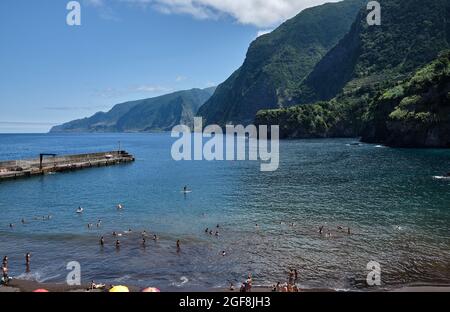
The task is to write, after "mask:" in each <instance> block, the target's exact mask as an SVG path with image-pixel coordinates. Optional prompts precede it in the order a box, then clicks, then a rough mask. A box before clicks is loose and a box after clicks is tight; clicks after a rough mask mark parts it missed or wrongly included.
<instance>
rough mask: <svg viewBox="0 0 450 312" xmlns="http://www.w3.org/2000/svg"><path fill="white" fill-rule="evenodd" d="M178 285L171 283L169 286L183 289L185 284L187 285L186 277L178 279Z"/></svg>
mask: <svg viewBox="0 0 450 312" xmlns="http://www.w3.org/2000/svg"><path fill="white" fill-rule="evenodd" d="M180 281H181V282H180V283H177V282H173V283H172V284H170V285H171V286H175V287H183V286H184V285H186V284H187V283H189V279H188V278H187V277H186V276H182V277H180Z"/></svg>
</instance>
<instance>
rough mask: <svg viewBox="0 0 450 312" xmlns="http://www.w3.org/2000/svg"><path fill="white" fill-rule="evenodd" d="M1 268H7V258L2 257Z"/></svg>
mask: <svg viewBox="0 0 450 312" xmlns="http://www.w3.org/2000/svg"><path fill="white" fill-rule="evenodd" d="M2 267H5V268H7V267H8V256H4V257H3V262H2Z"/></svg>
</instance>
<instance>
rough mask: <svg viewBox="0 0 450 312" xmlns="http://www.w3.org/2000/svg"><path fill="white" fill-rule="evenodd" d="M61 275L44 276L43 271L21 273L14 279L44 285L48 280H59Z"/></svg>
mask: <svg viewBox="0 0 450 312" xmlns="http://www.w3.org/2000/svg"><path fill="white" fill-rule="evenodd" d="M60 276H61V274H55V275H46V273H45V272H44V271H35V272H33V273H22V274H20V275H18V276H17V277H16V279H19V280H25V281H35V282H38V283H45V282H48V281H50V280H56V279H57V278H59V277H60Z"/></svg>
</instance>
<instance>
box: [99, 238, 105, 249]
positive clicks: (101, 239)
mask: <svg viewBox="0 0 450 312" xmlns="http://www.w3.org/2000/svg"><path fill="white" fill-rule="evenodd" d="M100 246H102V247H103V246H105V238H104V237H103V236H102V238H100Z"/></svg>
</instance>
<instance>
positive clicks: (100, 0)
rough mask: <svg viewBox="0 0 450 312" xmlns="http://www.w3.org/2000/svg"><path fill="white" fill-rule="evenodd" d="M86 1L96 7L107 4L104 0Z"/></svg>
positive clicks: (85, 0)
mask: <svg viewBox="0 0 450 312" xmlns="http://www.w3.org/2000/svg"><path fill="white" fill-rule="evenodd" d="M84 3H85V4H86V5H90V6H95V7H101V6H103V5H104V4H105V3H104V1H103V0H84Z"/></svg>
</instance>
